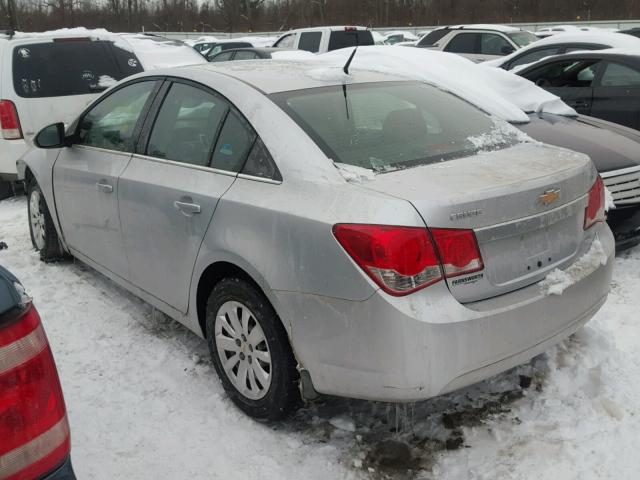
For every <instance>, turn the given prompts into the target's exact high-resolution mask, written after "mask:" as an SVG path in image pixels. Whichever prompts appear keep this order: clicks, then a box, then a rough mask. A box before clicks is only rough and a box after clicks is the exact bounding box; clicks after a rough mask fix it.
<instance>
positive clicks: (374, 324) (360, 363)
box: [274, 224, 614, 401]
mask: <svg viewBox="0 0 640 480" xmlns="http://www.w3.org/2000/svg"><path fill="white" fill-rule="evenodd" d="M593 229H594V231H596V232H597V235H598V238H599V241H600V243H601V246H602V249H603V251H604V252H605V255H606V256H607V261H606V263H605V264H602V262H600V263H599V264H598V266H597V267H596V268H595V269H593V270H592V271H591V272H590V273H588V274H585V275H584V276H583V277H581V278H580V279H579V280H577V281H576V282H573V283H572V284H571V285H568V286H566V288H565V289H564V291H563V292H562V294H561V295H550V294H548V292H545V291H544V290H543V289H541V286H540V285H539V284H534V285H531V286H529V287H526V288H523V289H521V290H518V291H515V292H512V293H509V294H505V295H501V296H499V297H495V298H492V299H489V300H484V301H480V302H475V303H473V304H465V305H462V304H460V303H458V302H457V301H456V300H455V299H454V298H453V297H452V296H451V294H450V292H449V290H448V288H447V286H446V285H445V283H444V282H440V283H438V284H436V285H433V286H432V287H429V288H427V289H425V290H421V291H419V292H416V293H415V294H413V295H409V296H407V297H400V298H395V297H390V296H389V295H386V294H384V293H381V292H376V293H375V294H374V295H373V296H372V297H370V298H369V299H367V300H365V301H363V302H352V301H347V300H340V299H335V298H327V297H319V296H316V295H307V294H301V293H296V292H274V293H275V294H276V297H277V299H278V310H279V313H280V315H281V317H282V318H283V320H284V321H285V322H286V323H289V322H290V324H291V336H292V343H293V348H294V351H295V353H296V356H297V358H298V360H299V361H300V364H301V366H303V367H304V368H305V369H307V370H308V371H309V374H310V376H311V380H312V382H313V385H314V387H315V388H316V390H317V391H318V392H321V393H325V394H332V395H339V396H345V397H352V398H363V399H369V400H380V401H416V400H421V399H426V398H430V397H433V396H436V395H439V394H442V393H446V392H449V391H452V390H456V389H458V388H462V387H464V386H467V385H470V384H472V383H475V382H478V381H480V380H483V379H485V378H488V377H490V376H492V375H495V374H497V373H500V372H502V371H504V370H507V369H509V368H512V367H514V366H516V365H519V364H521V363H523V362H526V361H527V360H528V359H530V358H532V357H534V356H535V355H538V354H540V353H542V352H544V351H545V350H546V349H548V348H549V347H550V346H552V345H553V344H555V343H557V342H559V341H561V340H562V339H564V338H566V337H567V336H569V335H570V334H572V333H573V332H575V331H576V330H577V329H579V328H580V327H581V326H582V325H584V324H585V323H586V322H587V321H588V320H589V319H590V318H591V317H592V316H593V315H594V314H595V313H596V312H597V311H598V309H599V308H600V306H601V305H602V304H603V303H604V301H605V299H606V297H607V294H608V292H609V283H610V280H611V275H612V270H613V263H614V262H613V255H614V240H613V235H612V234H611V231H610V230H609V228H608V227H607V226H606V224H599V225H597V226H594V227H593Z"/></svg>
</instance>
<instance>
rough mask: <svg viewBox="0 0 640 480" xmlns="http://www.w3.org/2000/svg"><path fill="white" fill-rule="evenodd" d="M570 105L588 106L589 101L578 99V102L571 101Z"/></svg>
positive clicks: (575, 106) (577, 106) (576, 106)
mask: <svg viewBox="0 0 640 480" xmlns="http://www.w3.org/2000/svg"><path fill="white" fill-rule="evenodd" d="M569 105H570V106H572V107H574V108H587V107H588V106H589V102H585V101H582V100H578V101H576V102H571V103H570V104H569Z"/></svg>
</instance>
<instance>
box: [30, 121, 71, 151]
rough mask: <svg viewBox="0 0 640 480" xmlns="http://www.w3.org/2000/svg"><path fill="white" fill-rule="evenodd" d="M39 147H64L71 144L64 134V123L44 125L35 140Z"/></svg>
mask: <svg viewBox="0 0 640 480" xmlns="http://www.w3.org/2000/svg"><path fill="white" fill-rule="evenodd" d="M34 143H35V145H36V147H38V148H62V147H67V146H69V142H68V141H67V139H66V137H65V135H64V123H54V124H53V125H49V126H48V127H44V128H43V129H42V130H40V132H39V133H38V135H36V138H35V140H34Z"/></svg>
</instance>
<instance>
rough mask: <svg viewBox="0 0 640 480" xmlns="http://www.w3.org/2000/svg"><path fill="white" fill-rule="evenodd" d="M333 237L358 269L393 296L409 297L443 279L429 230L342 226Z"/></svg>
mask: <svg viewBox="0 0 640 480" xmlns="http://www.w3.org/2000/svg"><path fill="white" fill-rule="evenodd" d="M333 233H334V235H335V237H336V238H337V239H338V242H340V245H342V247H343V248H344V249H345V250H346V251H347V253H348V254H349V255H351V258H353V260H354V261H355V262H356V263H357V264H358V266H360V267H361V268H362V269H363V270H364V271H365V272H366V273H367V274H368V275H369V276H370V277H371V278H372V279H373V281H374V282H376V283H377V284H378V285H380V287H382V289H383V290H384V291H385V292H387V293H390V294H391V295H406V294H408V293H411V292H415V291H416V290H419V289H421V288H424V287H426V286H428V285H431V284H433V283H435V282H437V281H439V280H441V279H442V270H441V268H440V262H439V261H438V256H437V254H436V251H435V247H434V245H433V242H432V241H431V237H430V236H429V232H428V231H427V229H426V228H416V227H392V226H385V225H346V224H339V225H335V226H334V227H333Z"/></svg>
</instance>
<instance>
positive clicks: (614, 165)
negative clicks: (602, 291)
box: [518, 113, 640, 251]
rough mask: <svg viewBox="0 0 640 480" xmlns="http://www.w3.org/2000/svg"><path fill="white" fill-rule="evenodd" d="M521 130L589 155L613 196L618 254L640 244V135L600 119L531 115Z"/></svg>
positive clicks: (612, 223) (611, 216)
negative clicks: (529, 120)
mask: <svg viewBox="0 0 640 480" xmlns="http://www.w3.org/2000/svg"><path fill="white" fill-rule="evenodd" d="M529 118H530V119H531V122H529V123H527V124H522V125H518V127H519V128H520V129H521V130H523V131H524V132H526V133H527V134H528V135H530V136H531V137H533V138H535V139H536V140H539V141H541V142H544V143H548V144H550V145H556V146H559V147H564V148H568V149H570V150H574V151H576V152H581V153H585V154H587V155H589V157H591V160H592V161H593V163H594V164H595V166H596V168H597V169H598V172H600V175H601V176H602V179H603V180H604V183H605V185H606V186H607V188H608V189H609V190H610V191H611V193H612V195H613V201H614V203H615V205H616V208H615V209H611V210H609V212H608V218H607V222H608V223H609V226H610V227H611V230H612V231H613V234H614V236H615V239H616V249H617V250H618V251H620V250H622V249H625V248H629V247H632V246H634V245H636V244H638V243H640V132H638V131H637V130H633V129H631V128H626V127H623V126H622V125H617V124H615V123H611V122H607V121H605V120H600V119H598V118H593V117H588V116H585V115H580V116H579V117H577V118H572V117H563V116H559V115H552V114H548V113H539V114H530V115H529Z"/></svg>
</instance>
